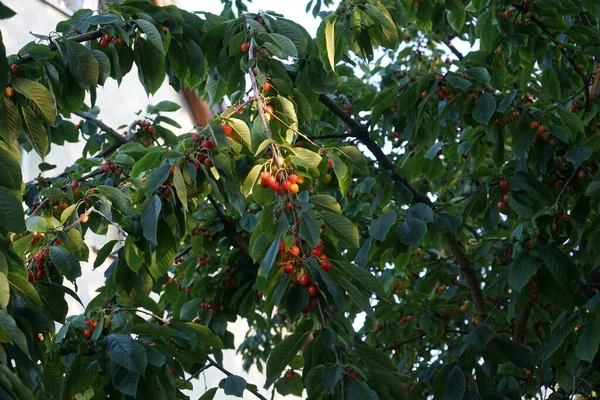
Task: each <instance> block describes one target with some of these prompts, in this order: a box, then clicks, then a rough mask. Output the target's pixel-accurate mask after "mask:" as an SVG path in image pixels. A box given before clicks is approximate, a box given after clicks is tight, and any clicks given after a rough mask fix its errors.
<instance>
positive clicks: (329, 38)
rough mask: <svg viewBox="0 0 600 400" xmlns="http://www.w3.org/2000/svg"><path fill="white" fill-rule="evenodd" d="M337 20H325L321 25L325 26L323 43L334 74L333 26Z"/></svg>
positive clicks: (333, 18)
mask: <svg viewBox="0 0 600 400" xmlns="http://www.w3.org/2000/svg"><path fill="white" fill-rule="evenodd" d="M336 22H337V19H336V18H335V17H330V18H325V20H323V22H322V23H323V24H325V43H326V49H327V59H328V60H329V65H330V67H331V70H332V71H334V72H335V24H336Z"/></svg>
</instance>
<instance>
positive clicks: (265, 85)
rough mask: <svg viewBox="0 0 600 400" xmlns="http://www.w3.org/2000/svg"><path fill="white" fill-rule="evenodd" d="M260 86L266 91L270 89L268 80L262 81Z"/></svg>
mask: <svg viewBox="0 0 600 400" xmlns="http://www.w3.org/2000/svg"><path fill="white" fill-rule="evenodd" d="M262 88H263V90H264V91H265V92H268V91H269V90H271V84H270V83H269V82H265V83H263V86H262Z"/></svg>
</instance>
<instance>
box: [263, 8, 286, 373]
mask: <svg viewBox="0 0 600 400" xmlns="http://www.w3.org/2000/svg"><path fill="white" fill-rule="evenodd" d="M256 22H258V23H259V24H261V25H264V24H265V20H264V19H263V18H262V17H256ZM292 372H293V371H292Z"/></svg>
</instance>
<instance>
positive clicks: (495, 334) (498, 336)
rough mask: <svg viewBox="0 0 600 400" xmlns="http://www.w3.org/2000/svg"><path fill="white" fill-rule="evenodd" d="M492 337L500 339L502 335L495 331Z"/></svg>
mask: <svg viewBox="0 0 600 400" xmlns="http://www.w3.org/2000/svg"><path fill="white" fill-rule="evenodd" d="M492 339H493V340H498V339H500V335H499V334H497V333H496V332H494V334H493V335H492Z"/></svg>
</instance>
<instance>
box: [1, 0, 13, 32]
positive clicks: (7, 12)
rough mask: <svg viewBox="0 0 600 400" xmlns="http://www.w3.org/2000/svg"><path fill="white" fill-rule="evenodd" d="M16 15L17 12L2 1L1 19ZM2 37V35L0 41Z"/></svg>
mask: <svg viewBox="0 0 600 400" xmlns="http://www.w3.org/2000/svg"><path fill="white" fill-rule="evenodd" d="M15 15H17V13H15V12H14V11H13V10H12V9H10V8H8V7H7V6H5V5H4V4H2V3H0V19H8V18H12V17H14V16H15ZM1 39H2V36H0V41H1Z"/></svg>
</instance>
